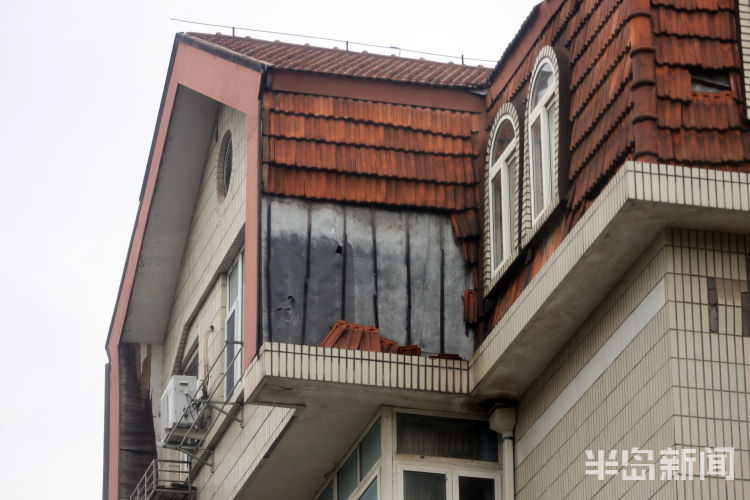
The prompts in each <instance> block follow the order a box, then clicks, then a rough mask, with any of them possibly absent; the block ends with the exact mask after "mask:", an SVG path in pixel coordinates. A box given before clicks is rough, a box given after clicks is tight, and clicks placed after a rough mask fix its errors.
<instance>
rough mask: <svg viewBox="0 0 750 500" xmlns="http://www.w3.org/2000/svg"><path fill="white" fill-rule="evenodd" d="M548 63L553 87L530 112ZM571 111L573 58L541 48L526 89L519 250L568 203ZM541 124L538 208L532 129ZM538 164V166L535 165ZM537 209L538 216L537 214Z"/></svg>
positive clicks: (562, 50) (540, 96)
mask: <svg viewBox="0 0 750 500" xmlns="http://www.w3.org/2000/svg"><path fill="white" fill-rule="evenodd" d="M548 64H549V68H551V70H552V75H551V77H550V80H551V81H550V85H549V87H548V88H547V89H545V91H544V92H543V93H540V95H539V99H538V100H537V101H536V102H535V104H536V106H534V109H531V105H532V101H533V100H534V99H533V96H534V91H535V90H536V87H537V84H538V80H539V75H540V74H541V70H542V69H543V68H545V67H547V65H548ZM569 110H570V58H569V56H568V52H567V51H566V50H565V49H560V48H557V49H556V48H552V47H551V46H549V45H547V46H544V47H542V48H540V49H539V51H538V53H537V55H536V59H535V63H534V69H533V70H532V72H531V77H530V79H529V83H528V85H527V89H526V109H525V111H524V120H525V121H524V129H523V130H524V132H523V141H524V142H523V144H524V147H523V150H524V163H523V174H522V182H523V189H522V191H523V199H522V200H521V231H520V245H519V247H520V248H525V247H527V246H528V245H530V244H531V243H532V242H533V240H534V238H535V237H536V236H537V234H538V233H539V231H540V230H541V229H542V228H543V227H544V225H545V224H546V223H547V221H549V219H550V216H551V215H552V214H553V213H554V212H555V211H557V210H558V208H559V207H560V206H561V205H563V204H564V203H565V201H566V200H567V197H568V194H569V189H570V180H569V178H568V171H569V165H570V151H569V145H570V134H571V125H570V122H569V120H568V114H569ZM537 121H538V123H539V127H540V130H539V132H540V134H541V137H540V138H541V144H542V148H543V149H542V151H540V153H541V155H540V161H541V162H542V165H541V175H542V176H543V178H542V179H541V181H542V190H543V193H544V196H545V198H544V199H543V200H542V203H543V205H542V206H541V207H537V203H538V202H537V201H536V200H534V189H533V183H534V175H535V174H534V165H535V163H534V159H533V156H534V154H535V150H534V147H533V144H532V142H533V139H532V137H533V135H532V130H533V128H534V124H535V123H537ZM536 165H538V164H536ZM537 209H539V210H538V213H535V211H536V210H537Z"/></svg>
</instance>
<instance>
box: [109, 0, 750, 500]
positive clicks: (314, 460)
mask: <svg viewBox="0 0 750 500" xmlns="http://www.w3.org/2000/svg"><path fill="white" fill-rule="evenodd" d="M745 37H747V40H748V43H750V5H746V2H745V1H744V0H739V1H738V2H736V1H735V0H690V1H688V0H651V1H649V0H602V1H587V0H546V1H544V2H542V3H540V4H539V5H537V6H536V7H535V8H534V9H533V10H532V12H531V14H530V16H529V17H528V18H527V20H526V21H525V22H524V24H523V26H522V27H521V28H520V30H519V32H518V34H517V35H516V37H515V39H514V40H513V42H512V43H511V44H510V46H509V47H508V48H507V49H506V51H505V53H504V54H503V55H502V57H501V58H500V60H499V62H498V64H497V65H496V66H495V67H494V68H492V69H487V68H481V67H470V66H463V65H455V64H443V63H436V62H431V61H424V60H412V59H406V58H398V57H387V56H380V55H374V54H366V53H354V52H349V51H345V50H338V49H322V48H317V47H310V46H299V45H292V44H286V43H281V42H267V41H262V40H257V39H251V38H239V37H230V36H223V35H205V34H197V33H187V34H178V35H177V37H176V40H175V44H174V49H173V53H172V60H171V62H170V67H169V71H168V75H167V79H166V83H165V89H164V96H163V99H162V104H161V108H160V113H159V118H158V120H157V125H156V130H155V133H154V139H153V143H152V148H151V154H150V158H149V164H148V166H147V169H146V175H145V178H144V184H143V189H142V192H141V205H140V209H139V213H138V217H137V220H136V223H135V227H134V231H133V237H132V240H131V246H130V250H129V254H128V258H127V262H126V265H125V269H124V272H123V279H122V283H121V286H120V292H119V295H118V300H117V304H116V306H115V311H114V314H113V319H112V325H111V327H110V332H109V336H108V340H107V351H108V354H109V356H110V362H109V364H108V365H107V369H106V408H105V450H104V456H105V467H104V478H103V479H104V493H103V498H106V499H117V498H134V499H145V498H198V499H235V498H236V499H296V498H300V499H304V498H309V499H321V500H328V499H341V500H343V499H348V498H353V499H366V500H370V499H399V500H401V499H403V500H409V499H416V500H419V499H446V500H465V499H480V500H484V499H509V498H518V499H537V498H550V499H555V498H607V499H609V498H620V497H633V498H744V497H746V496H750V443H749V442H748V441H749V439H750V437H749V436H748V420H749V419H750V398H748V388H747V384H748V383H750V371H749V366H748V365H749V364H750V340H748V339H747V337H748V336H749V335H750V301H749V300H748V295H747V292H748V284H749V283H750V275H749V274H748V269H749V268H750V127H749V126H748V123H747V120H748V117H749V115H748V106H747V102H748V101H747V100H748V97H747V96H748V94H747V92H748V91H747V90H746V89H750V87H748V85H747V82H746V81H745V79H746V78H747V76H746V75H748V74H750V73H748V72H747V71H746V70H745V67H744V65H743V62H745V61H750V57H745V54H744V52H743V50H744V47H745V45H743V43H742V42H743V39H745ZM748 64H750V62H748ZM748 71H750V70H748Z"/></svg>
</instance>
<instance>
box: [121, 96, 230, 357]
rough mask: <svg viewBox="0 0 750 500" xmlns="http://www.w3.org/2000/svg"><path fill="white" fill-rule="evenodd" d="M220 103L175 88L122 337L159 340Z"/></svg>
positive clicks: (161, 336)
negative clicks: (175, 91) (191, 208)
mask: <svg viewBox="0 0 750 500" xmlns="http://www.w3.org/2000/svg"><path fill="white" fill-rule="evenodd" d="M218 106H219V103H218V102H216V101H214V100H213V99H210V98H208V97H206V96H204V95H202V94H199V93H197V92H195V91H193V90H191V89H189V88H187V87H184V86H179V87H178V89H177V95H176V96H175V101H174V108H173V111H172V116H171V117H170V122H169V130H168V132H167V137H166V141H165V143H164V149H163V152H162V156H161V164H160V165H159V173H158V177H157V183H156V187H155V189H154V194H153V199H152V202H151V207H150V210H149V217H148V224H147V225H146V232H145V234H144V237H143V244H142V246H141V252H140V258H139V260H138V268H137V270H136V273H135V280H134V283H133V292H132V294H131V297H130V310H129V312H128V315H127V318H126V319H125V326H124V328H123V335H122V340H123V341H125V342H140V343H145V344H158V343H161V341H162V339H163V337H164V335H165V333H166V330H167V322H168V321H169V313H170V310H171V305H172V297H173V295H174V291H175V288H176V287H177V280H178V278H179V273H180V267H181V265H182V254H183V253H184V250H185V243H186V241H187V237H188V232H189V230H190V221H191V220H192V217H193V210H185V207H193V206H194V205H195V200H196V198H197V196H198V189H199V187H200V183H201V178H202V174H203V166H204V162H205V158H206V149H207V148H208V142H209V138H210V136H211V131H212V127H213V122H214V117H215V116H216V110H217V108H218Z"/></svg>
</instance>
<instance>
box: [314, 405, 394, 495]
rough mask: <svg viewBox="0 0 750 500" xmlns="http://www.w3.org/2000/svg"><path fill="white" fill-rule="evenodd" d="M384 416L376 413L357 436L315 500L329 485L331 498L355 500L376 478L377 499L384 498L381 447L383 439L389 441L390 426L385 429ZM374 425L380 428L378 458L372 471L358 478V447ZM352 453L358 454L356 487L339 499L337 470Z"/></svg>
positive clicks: (359, 452) (359, 458) (359, 459)
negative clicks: (345, 496)
mask: <svg viewBox="0 0 750 500" xmlns="http://www.w3.org/2000/svg"><path fill="white" fill-rule="evenodd" d="M384 418H385V417H384V415H383V412H382V411H378V412H377V413H376V414H375V416H374V417H373V418H372V419H371V420H370V422H368V424H367V426H366V427H365V430H364V432H362V433H360V435H359V436H357V439H356V440H355V441H354V446H352V447H351V448H349V450H348V451H347V453H346V454H345V455H344V458H343V459H342V460H341V461H340V462H339V463H338V464H337V466H336V469H335V470H334V471H333V473H332V474H331V477H329V478H328V481H326V482H325V483H324V484H323V487H322V488H321V489H320V491H318V493H317V494H316V495H315V499H316V500H318V499H319V498H321V496H322V495H323V493H324V492H325V490H326V488H327V487H328V485H329V484H333V498H334V499H335V500H357V499H358V498H359V495H361V494H362V493H364V492H365V490H366V489H367V487H368V486H370V483H372V480H373V479H374V478H375V477H377V478H378V498H379V499H381V498H384V497H383V474H382V473H381V471H382V468H383V457H384V454H385V449H384V446H383V443H384V439H385V438H386V437H387V438H388V439H390V430H389V428H390V426H388V427H386V423H385V420H384ZM375 425H379V426H380V458H378V460H377V461H376V462H375V463H374V464H373V466H372V469H370V470H369V471H368V472H367V474H365V475H364V477H360V474H361V472H362V470H361V468H362V451H361V449H360V445H361V444H362V440H363V439H364V438H365V437H366V436H367V434H369V432H370V431H371V430H372V428H373V427H374V426H375ZM354 453H358V455H357V481H358V482H357V487H356V488H354V490H353V491H352V492H351V494H349V496H348V497H347V498H339V482H338V474H339V470H341V467H342V466H343V465H344V464H345V463H346V462H347V461H348V460H349V459H350V458H351V456H352V455H353V454H354Z"/></svg>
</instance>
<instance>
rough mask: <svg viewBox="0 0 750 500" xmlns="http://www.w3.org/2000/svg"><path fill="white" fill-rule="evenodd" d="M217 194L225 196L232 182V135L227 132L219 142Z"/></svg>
mask: <svg viewBox="0 0 750 500" xmlns="http://www.w3.org/2000/svg"><path fill="white" fill-rule="evenodd" d="M218 174H219V175H218V181H219V193H220V194H222V195H223V196H226V195H227V193H228V192H229V183H230V182H231V180H232V134H230V133H229V132H227V133H226V134H224V138H223V139H222V140H221V148H220V149H219V168H218Z"/></svg>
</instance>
